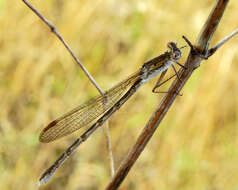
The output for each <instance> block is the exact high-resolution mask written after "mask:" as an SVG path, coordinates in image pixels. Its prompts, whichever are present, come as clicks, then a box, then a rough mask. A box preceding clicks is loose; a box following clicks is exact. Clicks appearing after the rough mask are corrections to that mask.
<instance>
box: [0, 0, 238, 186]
mask: <svg viewBox="0 0 238 190" xmlns="http://www.w3.org/2000/svg"><path fill="white" fill-rule="evenodd" d="M32 2H33V5H34V6H36V7H37V8H38V9H39V10H40V11H41V12H42V13H43V14H44V15H45V16H46V17H47V18H48V19H49V20H51V21H52V22H53V23H54V24H55V25H56V27H57V28H58V30H59V31H60V33H61V34H62V35H63V36H64V38H65V39H66V40H67V41H68V42H69V44H70V45H71V47H72V48H73V50H74V51H75V52H76V54H77V55H78V56H79V58H80V59H81V60H82V61H83V63H84V64H85V66H86V67H87V69H88V70H89V71H90V73H91V74H92V75H93V76H94V77H95V79H96V80H97V82H98V83H99V85H100V86H101V87H102V88H103V89H104V90H106V89H107V88H109V87H111V86H113V85H114V84H116V83H117V82H119V81H120V80H122V79H124V78H125V77H126V76H127V75H129V74H130V73H132V72H133V71H135V70H136V69H138V68H139V67H140V65H141V64H142V63H143V62H144V61H146V60H148V59H150V58H153V57H155V56H157V55H159V54H161V53H163V52H164V51H165V50H166V43H167V42H168V41H172V40H173V41H176V42H177V43H178V44H179V45H181V46H182V45H184V44H185V42H184V41H183V40H182V38H181V36H182V35H186V36H187V37H188V38H189V39H190V40H192V41H194V40H195V39H196V37H197V35H198V33H199V30H200V28H201V27H202V24H203V23H204V21H205V19H206V18H207V15H208V14H209V12H210V10H211V8H212V6H213V4H214V3H215V0H207V1H199V2H198V1H191V0H190V1H189V0H180V1H175V0H160V1H156V0H149V1H139V0H131V1H126V0H122V1H115V0H104V1H102V0H95V1H85V0H80V1H76V0H71V1H63V0H51V1H46V0H45V1H32ZM237 10H238V1H235V0H233V1H231V2H230V4H229V5H228V8H227V10H226V12H225V15H224V17H223V19H222V22H221V24H220V26H219V28H218V30H217V32H216V34H215V37H214V40H213V44H214V43H215V42H216V41H218V40H219V39H221V38H222V37H224V36H225V35H226V34H228V33H229V32H231V31H232V30H233V29H235V28H236V27H237ZM0 31H1V33H0V34H1V35H0V97H1V99H0V189H2V190H5V189H6V190H8V189H9V190H10V189H14V190H15V189H36V183H37V180H38V178H39V176H40V175H41V174H42V172H43V171H44V169H46V168H47V167H48V166H50V164H51V163H52V162H53V161H54V160H55V159H56V158H57V157H58V156H59V155H60V153H61V152H62V151H63V150H64V149H65V148H66V147H67V146H68V145H70V144H71V143H72V142H73V140H74V139H75V137H76V136H77V135H78V134H79V133H76V134H75V135H71V136H69V137H67V138H64V139H62V140H58V141H56V142H54V143H50V144H41V143H39V141H38V136H39V133H40V131H41V130H42V129H43V127H44V126H46V124H48V122H50V121H51V120H53V119H54V118H56V117H58V116H60V115H61V114H63V113H65V112H66V111H68V110H70V109H72V108H73V107H75V106H76V105H79V104H81V103H83V102H84V101H86V100H88V99H89V98H91V97H93V96H95V95H97V94H98V92H97V91H96V90H95V88H94V87H93V86H92V85H91V84H90V82H89V81H88V79H87V78H86V77H85V75H84V74H83V72H82V71H81V70H80V69H79V67H78V66H77V65H76V64H75V63H74V62H73V60H72V58H71V57H70V56H69V54H68V52H66V50H65V49H64V47H63V46H62V44H60V42H59V41H58V40H57V39H56V38H55V36H54V35H52V34H51V33H50V32H49V30H48V28H47V27H46V26H45V25H44V24H43V23H42V22H41V21H40V20H39V19H38V18H37V17H36V16H35V15H33V13H32V12H31V11H30V10H29V9H28V8H27V7H26V6H25V5H24V4H23V3H22V2H21V1H18V2H16V3H15V4H14V5H13V4H12V2H11V1H7V0H0ZM237 43H238V38H237V37H236V38H234V39H233V40H231V41H230V42H229V43H227V44H226V45H225V46H224V47H223V48H222V49H221V50H219V51H218V52H217V53H216V54H215V55H214V56H212V57H211V58H210V59H209V60H208V61H206V62H203V64H202V65H201V67H200V68H199V69H198V70H197V71H196V73H195V74H194V75H193V76H192V78H191V80H190V81H189V83H188V84H187V85H186V86H185V88H184V89H183V96H182V97H178V98H177V100H176V101H175V104H174V105H173V106H172V109H171V110H170V111H169V113H168V114H167V116H166V117H165V119H164V121H163V122H162V125H161V126H160V128H159V129H158V130H157V132H156V134H155V136H154V137H153V138H152V140H151V142H150V143H149V145H148V146H147V148H146V149H145V151H144V152H143V154H142V156H141V157H140V158H139V160H138V161H137V163H136V165H135V166H134V168H133V169H132V170H131V172H130V173H129V175H128V177H127V179H126V180H125V181H124V183H123V184H122V186H121V189H131V190H132V189H137V190H142V189H147V190H153V189H195V190H196V189H197V190H200V189H204V190H205V189H214V190H215V189H216V190H219V189H231V190H236V189H238V165H237V163H238V149H237V147H238V130H237V125H238V98H237V96H238V74H237V73H238V45H237ZM188 50H189V49H188V48H187V49H183V53H184V58H183V59H182V60H181V61H180V62H181V63H184V60H185V57H186V56H187V54H188ZM154 83H155V80H153V81H151V82H149V83H148V84H147V85H146V86H144V87H142V89H141V90H140V91H139V92H138V93H137V95H135V96H134V97H133V98H132V99H131V100H130V101H129V102H128V103H127V104H126V105H125V106H124V107H123V108H122V109H121V110H120V111H119V112H118V113H116V114H115V116H114V117H113V118H112V119H111V120H110V126H111V135H112V146H113V152H114V154H115V162H116V166H118V165H119V163H120V162H121V161H122V159H123V157H124V156H125V154H126V153H127V151H128V150H129V148H130V147H131V146H132V144H133V143H134V142H135V139H136V137H137V136H138V134H139V133H140V131H141V130H142V128H143V127H144V125H145V123H146V121H147V120H148V118H149V116H150V114H151V113H152V112H153V109H154V108H155V106H156V105H157V104H158V102H159V101H160V99H161V95H159V96H158V95H155V94H152V93H151V89H152V86H153V84H154ZM104 137H105V136H104V135H103V130H99V131H98V132H97V133H96V134H94V135H93V138H90V140H89V141H87V142H86V143H85V144H84V145H83V146H82V147H81V148H80V149H79V150H78V151H77V152H76V153H75V154H74V155H73V156H72V157H71V159H70V160H68V161H67V162H66V163H65V165H64V166H63V167H62V169H60V170H59V171H58V172H57V173H56V175H55V176H54V177H53V178H52V179H51V181H50V182H49V183H48V184H47V185H45V186H42V187H41V188H40V189H54V190H55V189H57V190H60V189H103V188H104V187H105V185H106V184H107V182H108V181H109V180H110V170H109V161H108V155H107V151H106V145H105V144H106V142H105V140H104Z"/></svg>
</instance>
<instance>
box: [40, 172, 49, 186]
mask: <svg viewBox="0 0 238 190" xmlns="http://www.w3.org/2000/svg"><path fill="white" fill-rule="evenodd" d="M50 177H51V175H47V176H46V175H44V174H43V175H42V176H41V178H40V179H39V181H38V182H37V186H38V188H39V187H40V186H41V185H42V184H46V183H47V182H48V181H49V179H50Z"/></svg>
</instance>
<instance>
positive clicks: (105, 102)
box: [39, 71, 139, 143]
mask: <svg viewBox="0 0 238 190" xmlns="http://www.w3.org/2000/svg"><path fill="white" fill-rule="evenodd" d="M138 78H139V71H138V72H136V73H135V74H133V75H132V76H130V77H128V78H127V79H125V80H124V81H122V82H121V83H119V84H117V85H116V86H114V87H112V88H111V89H109V90H108V91H106V92H105V94H104V96H101V95H100V96H97V97H95V98H93V99H91V100H89V101H88V102H86V103H84V104H82V105H80V106H78V107H77V108H75V109H73V110H72V111H70V112H68V113H66V114H64V115H63V116H61V117H60V118H58V119H56V120H54V121H52V122H51V123H50V124H49V125H48V126H47V127H45V128H44V129H43V131H42V132H41V134H40V137H39V140H40V141H41V142H45V143H46V142H51V141H53V140H56V139H58V138H60V137H63V136H66V135H68V134H71V133H73V132H74V131H76V130H78V129H80V128H81V127H87V126H88V125H89V124H91V122H92V121H93V120H95V119H96V118H97V117H99V116H100V115H102V114H103V113H105V112H106V111H107V110H109V109H110V108H111V107H112V106H113V105H114V104H115V103H116V102H117V101H118V100H119V99H120V98H121V97H122V96H123V95H124V94H125V92H126V91H127V90H128V89H129V87H130V86H131V85H132V84H133V83H134V82H135V81H136V80H137V79H138Z"/></svg>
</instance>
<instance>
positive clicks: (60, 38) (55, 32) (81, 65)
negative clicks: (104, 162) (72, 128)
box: [22, 0, 115, 176]
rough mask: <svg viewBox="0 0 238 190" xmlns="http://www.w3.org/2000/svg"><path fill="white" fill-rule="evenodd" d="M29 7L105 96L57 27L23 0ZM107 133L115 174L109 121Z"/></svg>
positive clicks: (111, 163) (112, 171) (111, 167)
mask: <svg viewBox="0 0 238 190" xmlns="http://www.w3.org/2000/svg"><path fill="white" fill-rule="evenodd" d="M22 1H23V2H24V3H25V4H26V5H27V7H29V8H30V9H31V10H32V11H33V12H34V13H35V14H36V15H37V16H38V17H39V18H40V19H41V20H42V21H43V22H44V23H45V24H46V25H47V26H48V27H49V28H50V30H51V32H52V33H53V34H55V35H56V37H57V38H58V39H59V40H60V42H62V44H63V45H64V47H65V48H66V49H67V51H68V52H69V53H70V55H71V56H72V57H73V59H74V61H75V62H76V64H77V65H78V66H79V67H80V68H81V69H82V70H83V72H84V73H85V75H86V76H87V77H88V79H89V81H91V83H92V84H93V85H94V86H95V88H96V89H97V90H98V92H99V93H100V94H101V95H102V96H103V95H104V93H103V91H102V89H101V88H100V87H99V85H98V84H97V83H96V81H95V80H94V78H93V77H92V75H91V74H90V73H89V72H88V71H87V69H86V68H85V67H84V65H83V64H82V62H81V61H80V60H79V58H78V57H77V56H76V55H75V53H74V52H73V50H72V49H71V47H70V46H69V45H68V43H67V42H66V41H65V40H64V38H63V37H62V35H61V34H60V33H59V32H58V30H57V29H56V27H55V26H54V25H53V24H52V23H51V22H50V21H48V20H47V19H46V18H45V17H44V16H43V15H42V14H41V13H40V12H39V11H38V10H37V9H35V8H34V7H33V6H32V5H31V4H30V3H29V2H28V1H27V0H22ZM105 125H106V127H105V133H106V141H107V150H108V152H109V159H110V169H111V175H112V176H113V175H114V172H115V169H114V159H113V153H112V146H111V139H110V133H109V125H108V122H107V123H106V124H105Z"/></svg>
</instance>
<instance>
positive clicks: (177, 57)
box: [173, 51, 181, 59]
mask: <svg viewBox="0 0 238 190" xmlns="http://www.w3.org/2000/svg"><path fill="white" fill-rule="evenodd" d="M173 57H174V59H179V58H180V57H181V53H180V52H179V51H175V52H174V56H173Z"/></svg>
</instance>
